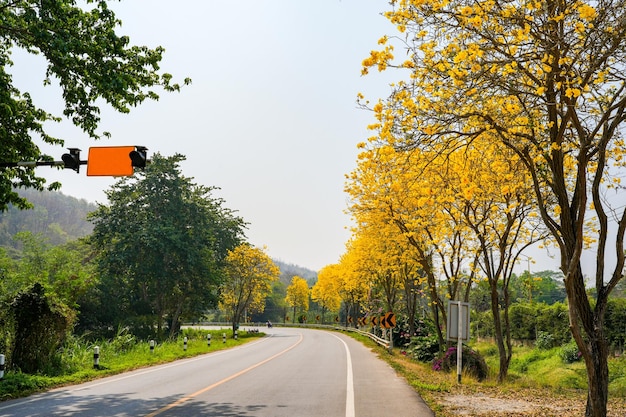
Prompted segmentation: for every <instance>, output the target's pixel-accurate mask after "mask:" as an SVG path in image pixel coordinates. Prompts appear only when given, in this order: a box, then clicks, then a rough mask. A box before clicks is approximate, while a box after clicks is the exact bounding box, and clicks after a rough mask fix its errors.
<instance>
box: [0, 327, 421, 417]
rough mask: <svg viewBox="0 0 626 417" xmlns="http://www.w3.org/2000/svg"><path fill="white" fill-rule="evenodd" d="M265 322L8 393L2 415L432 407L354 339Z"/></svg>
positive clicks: (377, 414) (366, 412)
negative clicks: (222, 342) (161, 360)
mask: <svg viewBox="0 0 626 417" xmlns="http://www.w3.org/2000/svg"><path fill="white" fill-rule="evenodd" d="M266 332H267V333H268V337H264V338H262V339H260V340H258V341H254V342H251V343H247V344H245V345H242V346H240V347H237V348H233V349H229V350H224V351H219V352H215V353H211V354H207V355H203V356H199V357H195V358H192V359H186V360H180V361H176V362H173V363H170V364H167V365H161V366H155V367H151V368H145V369H141V370H137V371H134V372H129V373H125V374H120V375H117V376H113V377H108V378H103V379H99V380H96V381H92V382H89V383H86V384H81V385H75V386H69V387H64V388H60V389H56V390H52V391H49V392H47V393H43V394H38V395H34V396H31V397H28V398H24V399H19V400H12V401H6V402H2V403H0V416H3V417H4V416H7V417H8V416H11V417H18V416H20V417H23V416H89V417H98V416H107V417H108V416H145V417H152V416H161V417H172V416H268V417H269V416H271V417H280V416H285V417H287V416H288V417H309V416H315V417H320V416H324V417H331V416H337V417H344V416H345V417H369V416H371V417H385V416H393V417H404V416H407V417H408V416H411V417H422V416H424V417H425V416H433V413H432V412H431V411H430V409H429V408H428V407H427V406H426V405H425V404H424V402H423V401H422V400H421V398H420V397H419V396H418V395H417V394H416V393H415V391H413V390H412V389H411V388H410V387H409V386H408V385H407V384H406V382H405V381H404V380H403V379H401V378H399V377H397V376H396V374H395V372H394V371H393V370H392V369H391V368H390V367H389V366H388V365H387V364H386V363H384V362H383V361H381V360H380V359H378V358H376V355H374V354H373V353H372V352H371V351H370V350H369V349H367V348H366V347H364V346H363V345H362V344H361V343H359V342H357V341H355V340H354V339H351V338H350V337H347V336H345V335H343V334H340V333H333V332H326V331H321V330H311V329H289V328H272V329H267V330H266Z"/></svg>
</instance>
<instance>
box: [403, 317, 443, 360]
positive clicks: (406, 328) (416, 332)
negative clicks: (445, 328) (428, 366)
mask: <svg viewBox="0 0 626 417" xmlns="http://www.w3.org/2000/svg"><path fill="white" fill-rule="evenodd" d="M434 331H435V326H434V324H433V323H432V321H431V320H426V319H424V318H420V319H417V320H415V321H414V322H413V330H412V331H411V327H410V325H409V319H408V318H407V317H406V316H401V317H400V318H399V319H398V322H397V324H396V327H394V328H393V344H394V346H406V347H409V346H410V345H411V344H412V339H413V338H414V337H423V336H428V335H429V334H433V333H434ZM431 360H432V359H431Z"/></svg>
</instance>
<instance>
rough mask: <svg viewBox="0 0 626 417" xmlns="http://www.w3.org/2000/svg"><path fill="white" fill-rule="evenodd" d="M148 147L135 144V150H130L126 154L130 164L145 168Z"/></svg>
mask: <svg viewBox="0 0 626 417" xmlns="http://www.w3.org/2000/svg"><path fill="white" fill-rule="evenodd" d="M147 151H148V148H146V147H145V146H135V150H134V151H131V152H130V153H129V154H128V156H130V164H131V165H132V166H133V167H134V168H145V167H146V163H147V162H148V152H147Z"/></svg>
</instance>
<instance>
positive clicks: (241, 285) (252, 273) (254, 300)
mask: <svg viewBox="0 0 626 417" xmlns="http://www.w3.org/2000/svg"><path fill="white" fill-rule="evenodd" d="M224 272H225V279H224V282H223V283H222V286H221V298H220V309H221V310H223V311H225V312H226V313H227V314H228V315H229V316H230V318H231V322H232V325H233V328H232V330H233V334H234V333H235V330H237V327H238V325H239V323H240V322H241V318H242V317H243V316H244V315H246V313H260V312H263V310H264V309H265V300H266V297H267V296H268V295H269V294H270V293H271V291H272V284H273V283H275V282H277V281H278V277H279V276H280V269H279V268H278V266H276V264H274V262H273V261H272V259H271V258H270V257H269V256H268V255H267V254H265V252H263V250H262V249H259V248H255V247H253V246H250V245H249V244H247V243H244V244H241V245H239V246H237V247H236V248H234V249H233V250H232V251H229V252H228V256H227V257H226V266H225V269H224Z"/></svg>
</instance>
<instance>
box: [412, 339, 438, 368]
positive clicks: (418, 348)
mask: <svg viewBox="0 0 626 417" xmlns="http://www.w3.org/2000/svg"><path fill="white" fill-rule="evenodd" d="M406 352H407V355H409V356H410V357H411V358H413V359H415V360H418V361H420V362H431V361H432V360H434V359H435V357H436V356H437V352H439V343H438V341H437V336H418V337H412V338H411V343H410V344H409V346H408V347H407V349H406Z"/></svg>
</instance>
